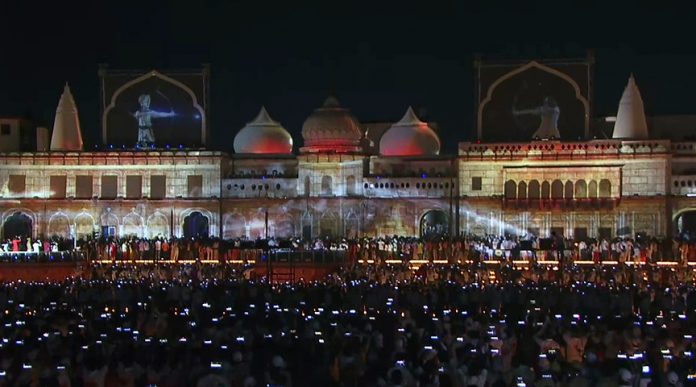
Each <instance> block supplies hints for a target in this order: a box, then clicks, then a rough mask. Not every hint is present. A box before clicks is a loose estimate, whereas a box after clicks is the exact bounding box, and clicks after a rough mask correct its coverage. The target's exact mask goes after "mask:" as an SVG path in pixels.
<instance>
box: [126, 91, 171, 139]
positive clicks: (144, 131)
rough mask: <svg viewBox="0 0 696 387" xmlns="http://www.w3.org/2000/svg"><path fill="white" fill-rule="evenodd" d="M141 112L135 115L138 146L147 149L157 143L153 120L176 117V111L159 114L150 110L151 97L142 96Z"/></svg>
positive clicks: (139, 98) (140, 101) (139, 99)
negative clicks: (153, 130)
mask: <svg viewBox="0 0 696 387" xmlns="http://www.w3.org/2000/svg"><path fill="white" fill-rule="evenodd" d="M138 103H139V104H140V110H138V111H136V112H135V113H133V117H135V119H136V120H138V144H137V146H138V147H140V148H147V147H149V146H151V145H153V144H154V143H155V134H154V133H153V132H152V119H153V118H164V117H173V116H175V115H176V113H175V112H174V110H170V111H169V112H158V111H154V110H150V95H149V94H142V95H140V97H138Z"/></svg>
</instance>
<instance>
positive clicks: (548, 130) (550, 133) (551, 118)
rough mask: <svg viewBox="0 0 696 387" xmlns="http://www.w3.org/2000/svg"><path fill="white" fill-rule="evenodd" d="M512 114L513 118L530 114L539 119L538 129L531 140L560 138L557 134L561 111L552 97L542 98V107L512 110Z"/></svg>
mask: <svg viewBox="0 0 696 387" xmlns="http://www.w3.org/2000/svg"><path fill="white" fill-rule="evenodd" d="M512 114H513V115H515V116H520V115H524V114H532V115H536V116H540V117H541V123H539V129H537V130H536V132H534V134H533V135H532V138H539V139H548V138H556V139H558V138H561V134H560V133H559V132H558V117H559V116H560V115H561V109H560V108H559V107H558V104H557V103H556V101H555V100H554V99H553V98H552V97H546V98H544V103H543V105H541V106H539V107H536V108H534V109H524V110H516V109H514V108H513V109H512Z"/></svg>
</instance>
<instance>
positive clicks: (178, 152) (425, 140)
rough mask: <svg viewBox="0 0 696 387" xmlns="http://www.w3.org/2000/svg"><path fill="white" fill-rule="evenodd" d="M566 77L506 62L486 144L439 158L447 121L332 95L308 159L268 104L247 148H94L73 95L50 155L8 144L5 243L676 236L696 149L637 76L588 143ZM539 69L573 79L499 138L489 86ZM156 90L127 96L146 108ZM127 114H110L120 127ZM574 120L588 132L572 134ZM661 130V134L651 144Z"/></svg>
mask: <svg viewBox="0 0 696 387" xmlns="http://www.w3.org/2000/svg"><path fill="white" fill-rule="evenodd" d="M563 69H564V67H563V66H562V65H558V66H555V67H554V65H553V64H543V63H539V62H528V63H524V64H519V65H516V66H512V67H510V68H505V69H502V70H501V69H496V71H499V74H498V75H496V76H495V77H492V78H491V79H489V80H488V81H487V82H488V83H486V82H481V85H483V86H481V93H480V94H481V95H482V98H481V100H480V101H479V110H478V113H477V119H478V131H479V133H478V137H479V138H480V139H481V140H480V141H477V142H462V143H460V144H459V147H458V153H457V154H456V155H441V154H440V148H441V143H440V138H439V136H438V135H437V128H436V127H435V125H429V124H428V123H426V122H422V121H421V120H420V119H419V118H418V117H417V116H416V114H415V113H414V112H413V110H412V109H410V108H408V109H407V110H406V112H405V114H404V116H403V118H402V119H401V120H399V121H397V122H395V123H361V122H359V121H358V120H357V119H356V118H355V117H354V116H353V115H352V114H351V113H350V111H349V110H348V109H347V108H345V107H342V106H341V105H340V103H339V102H338V101H337V100H336V99H335V98H333V97H330V98H328V99H327V100H326V101H325V102H324V104H323V105H322V106H321V107H319V108H318V109H316V110H315V111H314V112H312V113H311V115H310V116H309V117H308V118H307V119H306V121H305V123H304V125H303V127H302V137H303V145H302V146H301V147H299V152H298V153H297V154H294V153H293V138H292V136H291V135H290V134H289V133H288V131H286V130H285V128H283V127H282V125H281V124H280V123H279V122H277V121H275V120H273V119H272V118H271V115H269V113H268V112H267V111H266V110H265V109H263V108H261V111H260V113H259V114H258V116H257V117H256V118H255V119H253V120H252V121H251V122H249V124H247V125H246V126H245V127H244V128H242V129H241V130H240V131H239V132H238V133H237V135H236V137H235V139H234V153H225V152H219V151H210V150H204V149H196V150H191V149H186V148H185V147H183V148H184V149H178V147H176V149H166V148H163V147H159V146H158V147H154V146H153V149H127V150H114V149H110V150H108V151H95V152H89V151H84V149H83V144H82V136H81V129H80V125H79V117H78V112H77V108H76V106H75V102H74V100H73V98H72V95H71V93H70V90H69V89H68V88H67V87H66V89H65V91H64V92H63V95H62V97H61V100H60V102H59V104H58V109H57V111H56V120H55V123H54V126H53V131H52V135H51V141H50V149H43V150H41V151H35V152H20V151H18V148H8V147H5V148H3V149H2V151H3V153H1V154H0V217H1V218H0V221H1V222H2V228H1V230H0V232H2V237H3V238H10V237H13V236H15V235H19V234H21V235H27V236H29V235H31V236H33V237H36V236H53V235H58V236H62V237H77V238H81V237H89V236H93V235H95V233H98V234H100V235H114V236H127V235H137V236H144V237H155V236H166V237H168V236H177V237H180V236H187V237H189V236H195V235H209V236H215V237H223V238H237V237H247V238H252V239H254V238H258V237H265V236H268V237H271V236H272V237H279V238H285V237H293V236H294V237H305V238H312V237H325V236H331V237H339V236H346V237H357V236H363V235H367V236H379V235H408V236H423V235H425V236H433V235H456V234H486V233H489V234H503V233H509V234H516V235H520V236H521V235H524V234H527V233H532V234H534V235H537V236H542V237H545V236H548V235H550V234H551V233H552V232H556V233H558V234H562V235H565V236H567V237H570V238H573V237H574V238H585V237H615V236H635V235H636V234H638V233H643V234H647V235H658V236H669V235H676V234H677V233H678V232H679V231H682V230H686V229H690V228H691V229H693V228H694V226H696V224H691V223H692V222H693V221H692V220H691V218H690V215H689V214H691V211H696V197H692V196H696V177H695V176H696V175H695V174H694V171H696V168H695V167H696V142H685V141H675V140H674V139H672V138H669V136H664V132H662V131H660V130H661V129H659V128H657V127H656V128H653V127H651V125H656V126H658V123H659V122H660V121H659V120H660V119H659V118H646V117H645V113H644V111H643V102H642V99H641V96H640V92H639V91H638V87H637V86H636V82H635V80H634V79H633V77H631V78H630V79H629V82H628V85H627V86H626V89H625V91H624V93H623V96H622V98H621V100H620V102H619V108H618V110H617V115H616V117H615V118H610V119H605V120H603V123H602V124H601V125H605V126H606V125H610V124H611V123H613V127H611V128H609V131H610V132H609V133H610V135H609V136H607V137H608V138H606V139H596V138H593V139H590V138H591V137H590V133H591V131H590V129H591V125H590V124H591V123H592V119H591V117H590V116H589V114H590V109H589V106H591V105H590V104H589V103H588V101H590V100H591V99H590V95H591V94H590V93H585V92H584V91H583V89H582V87H580V86H578V85H579V83H578V82H577V81H576V80H574V79H573V78H572V77H570V76H567V75H566V74H565V73H564V72H563ZM568 73H572V71H569V72H568ZM148 74H150V75H149V76H148V77H144V78H142V77H140V78H139V77H135V78H133V79H137V80H138V81H133V80H132V79H130V80H128V81H127V82H124V85H125V86H124V87H126V88H127V87H131V86H133V85H137V84H138V82H140V80H142V81H143V82H154V81H157V82H165V83H167V82H168V83H169V84H170V85H169V87H176V88H179V89H182V90H183V92H182V93H181V95H182V97H181V98H189V97H190V98H191V100H192V102H191V104H192V106H193V108H192V109H191V111H193V112H194V115H198V117H197V119H198V120H199V121H196V122H195V125H198V126H197V127H202V128H203V131H202V132H201V131H199V132H197V133H202V134H196V135H197V136H199V137H197V138H200V139H201V141H203V140H204V139H205V125H204V124H201V123H200V120H203V122H204V120H205V116H204V115H205V112H206V109H205V108H204V106H203V105H200V104H198V103H197V100H196V97H195V95H196V93H195V92H193V91H192V90H187V88H188V86H187V85H186V84H185V83H184V82H178V81H177V82H173V81H172V79H171V78H168V77H166V76H163V75H162V74H160V73H157V72H151V73H148ZM530 74H531V76H533V77H541V78H538V79H545V78H544V77H549V78H548V79H550V81H548V82H559V85H560V86H557V87H556V86H554V88H552V91H551V92H548V91H546V92H544V93H551V94H553V93H556V95H554V96H552V97H553V98H551V97H549V96H545V97H543V95H542V97H543V98H541V97H539V96H537V97H538V98H536V97H535V98H536V100H535V101H532V102H530V103H529V105H528V106H518V105H520V104H521V102H523V101H522V100H521V99H520V98H517V97H518V96H522V97H524V95H526V94H529V92H528V91H526V90H524V89H522V88H517V89H518V90H522V92H520V93H518V94H517V95H516V96H514V97H512V98H510V100H511V101H512V109H508V110H506V111H507V112H508V113H509V112H510V111H511V112H512V114H510V119H511V120H515V121H516V120H518V119H520V120H521V119H529V120H530V121H529V122H533V123H534V127H532V128H528V129H529V130H528V132H527V134H528V138H529V139H528V140H524V141H519V140H516V139H514V138H515V136H519V132H520V131H521V129H515V128H512V127H511V128H510V129H508V131H509V132H510V133H512V132H515V133H514V135H512V134H511V135H510V137H511V138H513V139H514V141H500V140H492V139H491V140H489V139H488V138H487V136H486V133H488V132H487V130H488V129H487V127H488V126H489V125H492V124H491V122H489V121H488V120H489V118H490V119H492V120H493V122H495V120H497V119H499V118H500V115H501V114H502V113H500V112H501V111H502V110H500V109H499V110H496V111H497V112H498V113H496V111H493V112H492V113H491V112H490V111H488V110H487V109H493V108H495V106H496V105H495V104H496V103H498V101H499V100H500V99H503V100H504V99H505V98H508V97H506V96H505V95H502V96H498V95H497V94H496V93H499V91H496V90H491V88H493V89H496V88H500V90H503V91H504V90H505V87H506V82H507V81H508V80H510V81H514V80H515V79H517V78H516V77H517V76H529V75H530ZM152 78H156V79H154V81H152ZM174 81H175V80H174ZM538 83H539V84H542V82H541V81H540V82H538ZM549 84H551V83H549ZM564 88H566V89H567V90H566V89H564ZM509 89H510V90H515V89H516V87H515V86H514V85H513V86H510V87H509ZM114 90H117V91H116V92H114V95H115V97H113V99H112V101H111V105H113V106H118V103H121V102H119V101H118V99H117V98H120V97H117V96H118V93H119V91H118V90H120V89H117V88H114ZM124 90H125V89H124ZM159 90H163V89H162V88H159V87H158V88H157V91H159ZM126 91H127V90H126ZM143 93H145V92H144V91H137V92H134V93H131V96H130V97H129V98H132V99H135V100H137V99H138V98H140V97H141V96H142V95H144V94H143ZM563 93H566V94H567V93H570V94H569V95H570V97H568V98H570V99H571V100H572V101H571V102H566V101H565V99H564V98H566V96H564V95H563ZM542 94H543V93H542ZM124 95H128V94H127V93H126V92H125V91H124ZM151 95H152V96H151V99H152V109H153V110H152V111H153V112H154V113H156V112H165V113H166V114H162V115H161V116H159V117H162V118H161V119H160V120H159V121H157V120H153V121H152V122H151V123H150V122H148V124H149V125H150V124H151V125H153V127H152V128H149V127H148V130H152V131H153V133H156V134H157V135H158V136H159V135H160V133H163V132H161V131H158V130H160V127H157V126H156V125H162V126H161V127H162V128H166V127H167V122H166V120H167V119H169V117H174V116H176V114H179V112H181V111H183V110H182V109H179V108H176V107H172V106H169V107H162V106H159V107H158V106H157V105H156V104H157V99H156V97H157V96H156V95H155V94H154V93H152V94H151ZM530 98H532V97H530ZM140 100H141V101H142V98H140ZM149 101H150V100H149V99H148V102H149ZM172 101H173V103H174V104H176V101H175V100H174V98H172V99H171V100H170V99H167V100H166V101H165V102H169V103H172ZM162 103H164V102H162ZM488 103H490V105H486V104H488ZM572 103H575V104H576V105H577V106H576V107H570V108H568V116H572V115H573V114H576V113H577V117H579V118H578V120H579V121H578V122H576V123H573V122H572V120H571V121H568V120H565V119H566V118H565V116H564V112H565V110H564V108H565V106H567V105H569V104H572ZM535 104H536V106H535ZM199 105H200V106H199ZM502 105H504V104H503V103H502V102H501V106H502ZM201 106H203V107H201ZM145 108H146V109H149V108H150V107H149V106H145ZM142 109H143V107H142V106H141V111H140V112H139V114H141V115H142V114H144V113H142V111H143V110H142ZM157 109H159V110H157ZM573 109H575V110H573ZM583 109H584V110H583ZM107 110H108V109H107ZM107 113H108V112H105V114H107ZM146 113H147V111H146ZM154 113H152V114H154ZM148 114H149V113H148ZM199 114H200V115H199ZM201 115H202V116H201ZM529 115H532V116H533V117H527V116H529ZM153 117H155V116H154V115H153ZM685 119H686V118H685ZM119 120H121V121H119ZM127 120H128V117H127V116H123V117H115V118H111V117H108V116H106V115H105V116H104V122H107V121H109V122H113V124H112V126H117V125H119V123H126V124H128V122H129V121H127ZM564 120H565V121H564ZM2 122H4V121H1V120H0V123H2ZM192 122H193V121H192ZM511 122H512V121H511ZM669 122H670V125H672V126H674V125H675V124H674V122H675V121H674V120H669ZM676 122H679V120H677V121H676ZM608 123H609V124H608ZM2 125H5V124H2ZM124 125H125V124H124ZM133 125H135V124H133ZM500 125H508V124H505V123H504V122H503V123H501V124H500ZM510 125H512V124H510ZM573 125H575V126H573ZM601 125H600V124H598V126H601ZM537 126H538V127H537ZM569 127H570V128H574V130H575V129H576V130H577V131H578V133H580V134H581V136H583V138H582V139H577V137H574V139H573V140H566V139H564V138H563V136H564V133H566V132H567V130H566V128H569ZM3 128H4V126H3ZM140 129H143V128H140ZM3 130H5V129H3ZM13 130H14V129H12V128H10V129H8V133H10V134H9V135H8V136H14V134H13V133H15V132H14V131H13ZM110 130H115V129H114V128H111V129H110ZM137 130H138V128H137V127H134V128H132V131H133V132H134V133H135V132H137ZM40 131H41V130H40ZM653 131H654V132H656V133H660V136H661V137H660V138H658V137H655V136H651V135H650V133H652V132H653ZM43 132H45V130H43ZM43 132H42V133H43ZM611 132H613V135H611ZM3 133H4V132H3ZM105 133H106V131H105ZM502 133H503V134H504V133H506V132H505V131H502ZM534 133H560V136H561V138H560V139H556V138H537V139H532V134H534ZM596 133H597V132H595V134H596ZM114 135H120V133H116V134H113V135H112V136H114ZM165 135H170V136H171V134H166V133H165ZM3 136H4V134H3ZM37 136H43V137H46V134H45V133H44V134H41V133H39V134H37ZM675 136H676V135H675ZM593 137H599V136H596V135H595V136H593ZM12 138H14V137H12ZM38 142H39V143H41V142H42V141H38ZM135 142H136V141H135V139H133V143H135ZM43 143H47V141H46V140H43ZM6 148H7V149H6Z"/></svg>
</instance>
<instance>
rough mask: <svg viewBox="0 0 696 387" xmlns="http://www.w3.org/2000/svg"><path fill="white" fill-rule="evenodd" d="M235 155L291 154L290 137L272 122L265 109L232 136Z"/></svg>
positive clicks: (283, 129)
mask: <svg viewBox="0 0 696 387" xmlns="http://www.w3.org/2000/svg"><path fill="white" fill-rule="evenodd" d="M234 151H235V153H257V154H288V153H292V136H290V133H288V131H287V130H285V128H283V127H282V126H281V125H280V124H279V123H278V122H276V121H273V120H272V119H271V117H270V116H269V115H268V112H267V111H266V108H265V107H261V111H260V112H259V114H258V115H257V116H256V118H254V120H253V121H251V122H250V123H248V124H246V126H244V127H243V128H242V129H241V130H240V131H239V133H237V135H236V136H234Z"/></svg>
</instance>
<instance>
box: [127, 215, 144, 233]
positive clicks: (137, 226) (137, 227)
mask: <svg viewBox="0 0 696 387" xmlns="http://www.w3.org/2000/svg"><path fill="white" fill-rule="evenodd" d="M123 236H135V237H138V238H140V237H142V236H143V218H142V217H141V216H140V215H138V214H136V213H134V212H131V213H130V214H128V215H126V216H125V217H124V218H123Z"/></svg>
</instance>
